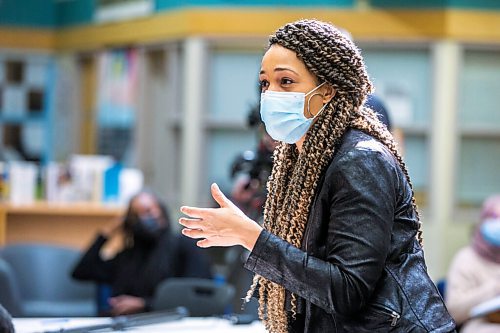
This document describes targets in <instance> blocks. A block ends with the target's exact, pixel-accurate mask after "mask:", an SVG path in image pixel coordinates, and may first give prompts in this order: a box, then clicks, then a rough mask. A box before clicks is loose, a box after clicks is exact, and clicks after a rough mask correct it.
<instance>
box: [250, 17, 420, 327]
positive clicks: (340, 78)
mask: <svg viewBox="0 0 500 333" xmlns="http://www.w3.org/2000/svg"><path fill="white" fill-rule="evenodd" d="M273 44H278V45H280V46H283V47H285V48H287V49H289V50H292V51H294V52H295V53H296V55H297V57H298V58H299V59H300V60H302V61H303V62H304V64H305V66H306V68H307V69H308V70H309V71H310V72H311V73H312V74H314V76H315V77H316V79H317V81H318V83H321V82H327V83H329V84H330V85H332V87H333V88H334V89H335V90H336V94H335V96H334V97H333V99H332V100H331V101H330V102H329V103H328V105H327V106H326V108H325V110H324V111H323V112H322V113H321V114H320V115H319V116H318V119H317V120H316V121H315V122H314V123H313V125H312V126H311V128H310V129H309V131H308V133H307V136H306V139H305V141H304V144H303V146H302V150H301V152H300V153H299V152H298V151H297V149H296V146H295V145H294V144H286V143H281V144H280V145H279V146H278V147H277V148H276V150H275V152H274V166H273V170H272V173H271V176H270V177H269V181H268V183H267V188H268V197H267V201H266V204H265V207H264V228H266V229H267V230H269V231H270V232H272V233H274V234H276V235H277V236H279V237H281V238H282V239H284V240H286V241H287V242H289V243H291V244H292V245H294V246H296V247H298V248H300V247H301V244H302V238H303V234H304V230H305V226H306V222H307V218H308V215H309V210H310V207H311V203H312V199H313V198H314V195H315V194H316V187H317V184H318V180H319V178H320V175H321V174H322V172H323V171H324V170H325V169H326V168H327V166H328V164H329V163H330V162H331V160H332V158H333V155H334V153H335V148H336V147H337V146H338V144H339V143H340V140H341V138H342V136H343V134H344V133H345V132H346V131H347V130H348V129H349V128H355V129H359V130H361V131H364V132H366V133H368V134H370V135H371V136H373V137H374V138H376V139H377V140H379V141H380V142H382V143H383V144H384V145H385V146H387V148H388V149H389V150H390V151H391V152H392V154H393V155H394V156H395V158H396V159H397V161H398V162H399V165H400V167H401V169H402V170H403V172H404V174H405V175H406V178H407V180H408V182H409V184H410V186H412V185H411V181H410V177H409V175H408V172H407V169H406V166H405V163H404V162H403V159H402V157H401V155H400V154H399V153H398V151H397V149H396V144H395V142H394V139H393V138H392V135H391V134H390V133H389V131H388V130H387V129H386V127H385V126H384V125H383V124H382V123H381V122H380V121H379V120H378V118H377V116H376V114H375V113H374V112H373V111H372V110H371V109H368V108H365V107H363V104H364V102H365V100H366V97H367V95H368V94H369V93H371V92H372V90H373V86H372V84H371V82H370V79H369V77H368V74H367V72H366V68H365V64H364V61H363V58H362V57H361V54H360V52H359V50H358V49H357V47H356V46H355V45H354V43H353V42H352V41H351V40H350V39H348V38H347V37H346V36H345V35H344V34H343V33H342V32H341V31H340V30H338V29H337V28H335V27H334V26H332V25H331V24H328V23H324V22H321V21H316V20H300V21H297V22H293V23H288V24H286V25H284V26H283V27H281V28H279V29H278V30H277V31H276V32H275V34H274V35H271V36H270V38H269V47H270V46H272V45H273ZM412 200H413V206H414V209H415V212H416V214H417V218H418V219H419V220H420V218H419V217H418V212H417V208H416V204H415V197H414V195H413V199H412ZM421 234H422V233H421V231H420V229H419V231H418V233H417V239H418V241H419V242H420V243H422V235H421ZM257 289H258V293H259V303H260V306H259V317H260V318H261V319H262V320H263V321H264V323H265V326H266V328H267V330H269V331H271V332H278V333H281V332H287V331H288V318H287V314H286V311H285V289H284V288H283V287H282V286H279V285H277V284H275V283H273V282H271V281H269V280H267V279H265V278H263V277H261V276H258V275H256V276H255V277H254V281H253V284H252V286H251V287H250V290H249V291H248V294H247V298H246V299H247V300H249V299H250V297H251V295H253V293H254V292H255V291H256V290H257ZM295 310H296V296H295V295H292V313H293V314H295Z"/></svg>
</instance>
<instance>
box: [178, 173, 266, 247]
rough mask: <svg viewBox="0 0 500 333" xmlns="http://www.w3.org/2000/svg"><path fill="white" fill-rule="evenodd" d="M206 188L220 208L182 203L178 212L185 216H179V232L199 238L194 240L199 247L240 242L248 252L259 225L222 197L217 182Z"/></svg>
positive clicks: (259, 230) (254, 239)
mask: <svg viewBox="0 0 500 333" xmlns="http://www.w3.org/2000/svg"><path fill="white" fill-rule="evenodd" d="M210 189H211V192H212V196H213V198H214V199H215V201H217V203H218V204H219V206H220V208H198V207H187V206H182V207H181V212H182V213H184V214H185V215H187V216H188V217H182V218H180V219H179V223H180V224H182V225H183V226H184V227H185V228H184V229H182V234H184V235H185V236H188V237H190V238H197V239H198V238H202V240H199V241H198V243H197V245H198V246H199V247H211V246H232V245H241V246H243V247H245V248H246V249H247V250H249V251H251V250H252V249H253V247H254V245H255V242H256V241H257V238H258V237H259V235H260V232H261V230H262V227H261V226H260V225H258V224H257V223H256V222H254V221H253V220H251V219H250V218H249V217H247V216H246V215H245V214H243V212H242V211H241V210H240V209H239V208H238V207H236V205H235V204H233V203H232V202H231V201H230V200H229V199H228V198H226V196H225V195H224V194H223V193H222V192H221V190H220V189H219V187H218V186H217V184H215V183H214V184H212V186H211V188H210Z"/></svg>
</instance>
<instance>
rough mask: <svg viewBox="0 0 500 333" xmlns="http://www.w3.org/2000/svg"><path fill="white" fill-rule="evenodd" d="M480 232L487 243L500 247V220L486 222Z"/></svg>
mask: <svg viewBox="0 0 500 333" xmlns="http://www.w3.org/2000/svg"><path fill="white" fill-rule="evenodd" d="M480 232H481V235H482V236H483V238H484V240H485V241H487V242H488V243H490V244H491V245H494V246H500V219H489V220H486V221H484V222H483V224H482V225H481V229H480Z"/></svg>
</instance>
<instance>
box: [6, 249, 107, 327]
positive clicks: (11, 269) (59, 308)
mask: <svg viewBox="0 0 500 333" xmlns="http://www.w3.org/2000/svg"><path fill="white" fill-rule="evenodd" d="M79 257H80V252H79V251H78V250H76V249H71V248H65V247H59V246H54V245H47V244H14V245H7V246H5V247H4V248H2V249H0V259H1V261H0V303H1V304H3V305H4V307H5V308H6V309H7V310H8V311H9V312H10V313H11V314H12V315H13V316H16V317H86V316H94V315H96V312H97V311H96V304H95V287H94V285H93V284H92V283H82V282H78V281H74V280H73V279H72V278H71V275H70V274H71V269H72V268H73V266H74V264H75V263H76V261H77V260H78V259H79ZM4 281H5V283H3V282H4Z"/></svg>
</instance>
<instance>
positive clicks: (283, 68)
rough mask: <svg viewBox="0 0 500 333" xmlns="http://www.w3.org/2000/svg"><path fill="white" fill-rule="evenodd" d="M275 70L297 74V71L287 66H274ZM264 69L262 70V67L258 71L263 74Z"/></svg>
mask: <svg viewBox="0 0 500 333" xmlns="http://www.w3.org/2000/svg"><path fill="white" fill-rule="evenodd" d="M274 71H275V72H282V71H290V72H292V73H295V75H299V73H297V72H296V71H294V70H293V69H291V68H288V67H276V68H275V69H274ZM265 73H266V71H264V70H263V69H262V70H261V71H260V74H265Z"/></svg>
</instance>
